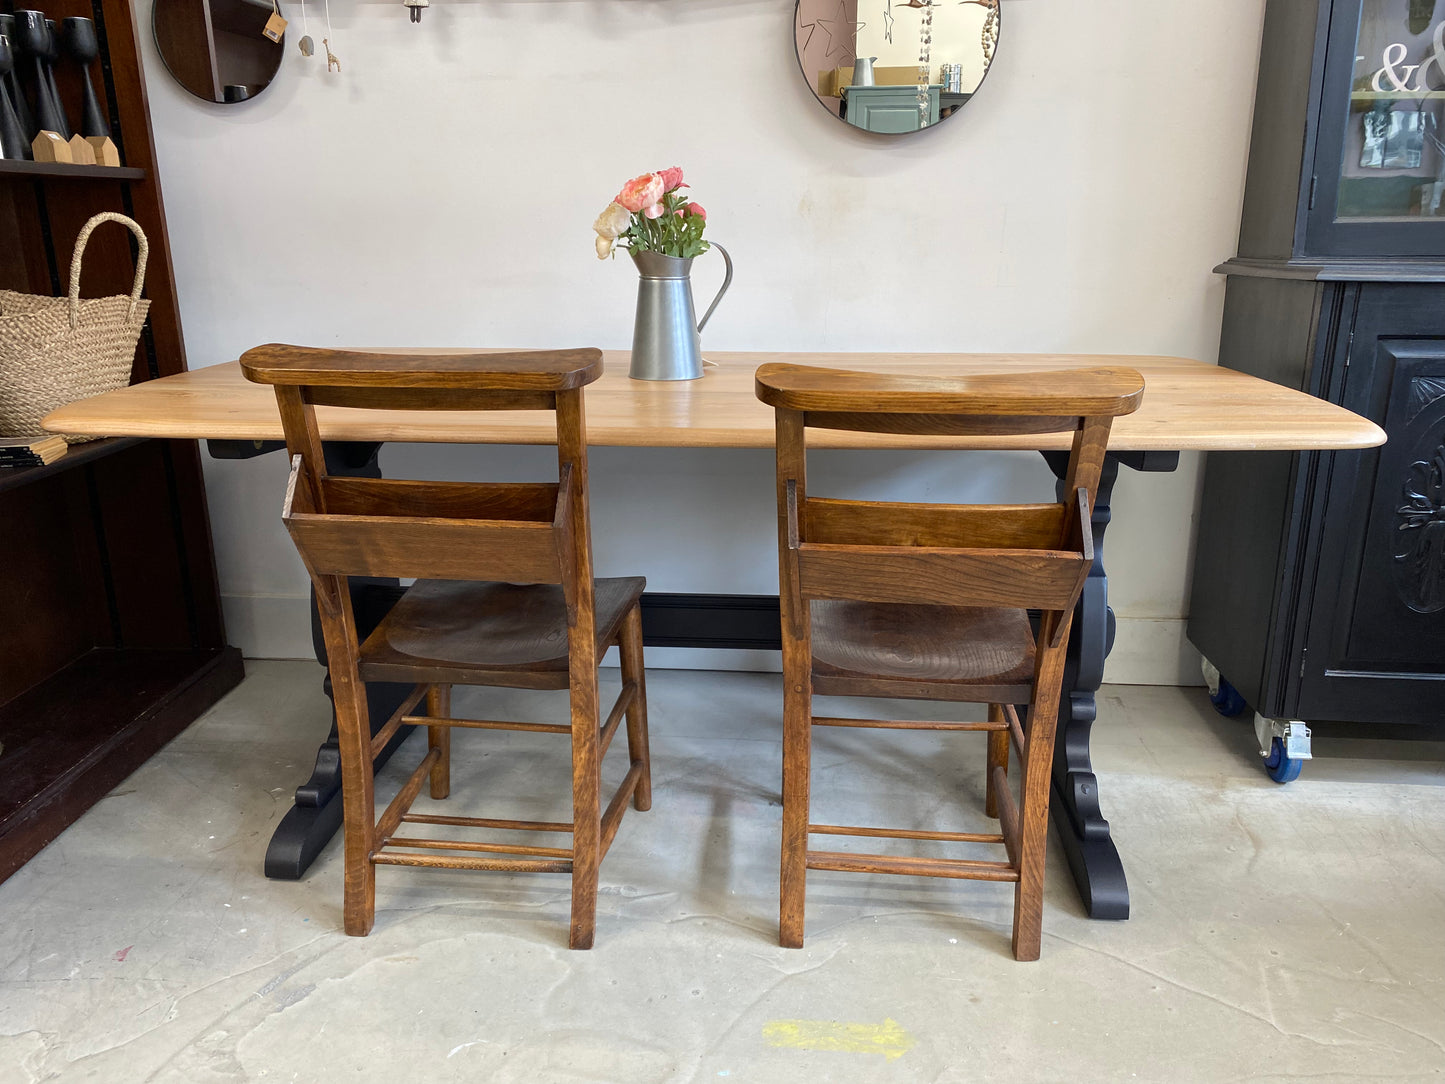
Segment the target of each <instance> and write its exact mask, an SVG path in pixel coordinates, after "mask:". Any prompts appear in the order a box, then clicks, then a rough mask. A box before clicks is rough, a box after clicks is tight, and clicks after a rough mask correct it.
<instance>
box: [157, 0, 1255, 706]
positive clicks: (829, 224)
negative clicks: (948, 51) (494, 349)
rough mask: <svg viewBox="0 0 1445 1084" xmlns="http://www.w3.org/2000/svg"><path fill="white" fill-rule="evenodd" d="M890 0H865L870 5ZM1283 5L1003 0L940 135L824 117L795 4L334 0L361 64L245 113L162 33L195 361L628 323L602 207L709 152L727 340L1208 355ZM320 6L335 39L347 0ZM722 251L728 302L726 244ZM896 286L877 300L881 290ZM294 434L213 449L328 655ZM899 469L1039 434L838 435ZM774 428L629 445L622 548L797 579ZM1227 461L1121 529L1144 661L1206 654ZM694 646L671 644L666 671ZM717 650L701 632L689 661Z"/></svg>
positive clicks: (247, 592)
mask: <svg viewBox="0 0 1445 1084" xmlns="http://www.w3.org/2000/svg"><path fill="white" fill-rule="evenodd" d="M865 2H867V3H871V2H872V0H865ZM1262 10H1263V0H1091V2H1089V3H1080V2H1079V0H1008V2H1006V3H1005V4H1004V9H1003V33H1002V38H1001V41H1000V44H999V49H998V54H997V59H996V61H995V63H994V67H993V70H992V72H991V73H990V75H989V78H988V80H987V81H986V82H985V84H984V86H983V88H982V90H981V92H980V93H979V95H978V96H977V97H976V98H975V99H974V100H973V101H972V102H971V103H970V104H969V105H968V106H967V107H966V108H965V109H964V110H963V111H961V112H960V114H959V115H958V116H957V117H956V118H954V119H952V120H950V121H948V122H947V123H945V124H943V125H940V126H939V127H938V128H936V129H933V130H930V131H925V132H922V133H919V134H918V135H915V136H911V137H907V138H903V139H898V140H896V141H895V140H890V139H887V138H883V137H877V136H872V135H869V134H867V133H863V132H859V131H857V130H855V129H851V128H849V127H847V126H845V125H843V124H840V123H839V122H838V121H837V120H836V119H830V118H829V116H828V115H827V114H826V113H825V111H824V110H822V109H821V108H819V106H818V104H817V102H816V101H815V100H814V98H813V96H812V94H811V93H810V91H809V90H808V87H807V85H806V84H805V82H804V79H803V78H802V77H801V76H800V75H799V73H798V71H797V66H796V62H795V60H794V53H793V36H792V35H793V25H792V18H793V13H792V5H791V4H790V3H788V2H787V0H434V3H433V5H432V7H431V8H430V9H429V10H428V11H427V12H426V14H425V16H424V18H423V21H422V23H421V25H420V26H412V25H411V24H409V23H408V22H407V21H406V18H405V15H404V13H403V10H402V8H401V5H400V4H399V3H395V2H390V0H388V2H385V3H382V2H365V3H352V2H348V0H336V2H335V3H334V4H332V24H333V27H334V30H335V33H334V39H333V42H332V47H333V49H334V50H335V52H336V53H337V55H338V56H339V57H340V59H341V61H342V64H343V65H344V70H343V72H342V73H341V74H340V75H330V76H328V75H327V74H326V73H325V70H324V69H325V62H324V59H323V58H322V57H313V58H311V59H309V60H303V59H302V58H301V56H300V54H299V52H298V51H297V50H296V48H295V45H294V44H293V43H294V41H295V40H296V39H297V38H298V37H299V30H300V11H299V9H298V8H297V7H296V5H295V4H292V5H291V6H289V7H288V8H287V9H286V14H287V15H288V16H289V17H291V18H292V20H293V23H292V34H291V35H290V36H289V37H288V45H287V55H286V61H285V65H284V67H283V69H282V72H281V75H280V77H279V79H278V80H277V82H276V84H275V85H273V87H272V88H271V89H269V90H268V91H266V92H265V93H264V94H263V95H262V96H261V97H259V98H258V99H256V100H254V101H253V102H251V103H248V104H245V105H242V106H229V107H228V106H216V105H207V104H205V103H202V102H199V101H196V100H194V99H191V98H190V97H189V96H187V95H186V94H185V93H184V92H183V91H181V90H180V88H179V87H177V86H176V85H175V84H174V83H173V82H172V81H171V80H170V78H169V77H168V76H167V75H166V73H165V72H164V70H163V69H162V67H161V65H160V63H159V60H158V58H157V57H156V56H155V55H154V51H153V48H152V49H151V51H150V52H149V53H148V54H147V56H146V64H147V75H148V78H149V81H150V98H151V109H152V116H153V122H154V125H155V129H156V138H157V143H158V147H159V156H160V165H161V174H162V179H163V182H164V185H165V195H166V201H167V210H168V217H169V222H170V227H171V243H172V249H173V255H174V259H175V263H176V270H177V276H178V282H179V293H180V299H181V307H182V315H183V320H184V327H185V332H186V343H187V350H188V353H189V360H190V364H191V366H192V367H199V366H202V365H207V364H211V363H215V362H220V361H225V360H229V359H232V358H234V357H236V356H237V354H238V353H239V352H240V351H242V350H244V349H245V348H246V347H248V346H251V345H254V344H256V343H259V342H265V341H272V340H279V341H290V342H299V343H309V344H321V345H325V344H333V343H339V344H352V345H358V344H360V345H375V346H382V345H404V344H412V345H457V346H461V345H497V346H502V345H517V346H548V345H579V344H593V345H597V346H602V347H619V348H625V347H626V346H627V345H628V342H629V338H630V334H631V320H632V315H631V314H632V304H633V297H634V290H635V286H634V280H635V274H634V272H633V271H632V269H631V267H630V265H629V264H628V263H626V262H624V261H617V262H614V263H599V262H598V261H597V260H596V258H595V257H594V256H593V255H592V235H591V233H590V231H589V226H590V223H591V221H592V219H593V217H594V216H595V215H596V214H597V212H598V211H599V210H600V209H601V208H602V207H603V206H604V205H605V204H606V202H607V201H608V199H609V198H610V197H611V196H612V195H613V193H614V192H615V191H616V189H617V187H618V186H619V185H620V183H621V182H622V181H623V180H624V179H626V178H627V177H630V176H632V175H634V174H636V173H638V172H641V171H643V170H646V169H653V168H661V167H663V166H668V165H673V164H680V165H682V166H684V167H685V168H686V170H687V172H688V175H689V178H690V179H691V180H692V181H693V182H694V183H695V193H696V196H697V198H698V199H699V200H700V201H701V202H703V203H704V204H705V205H706V206H707V208H708V210H709V212H710V215H711V223H712V226H711V233H712V235H713V236H715V238H716V239H717V240H720V241H723V242H725V243H726V244H727V245H728V246H729V248H730V250H731V252H732V253H733V255H734V258H735V259H736V261H737V279H736V282H735V284H734V286H733V290H732V293H731V295H730V296H729V297H728V298H727V300H726V301H725V302H724V303H723V305H722V306H721V308H720V309H719V310H718V312H717V315H716V316H714V318H713V322H712V324H710V325H709V328H708V333H707V336H706V340H705V343H704V346H705V348H707V347H711V348H713V349H718V350H721V349H734V350H745V349H756V350H763V349H776V350H789V349H819V350H870V349H890V350H981V351H995V350H996V351H1003V350H1007V351H1081V352H1117V353H1159V354H1178V355H1184V356H1188V357H1194V358H1200V359H1204V360H1209V361H1213V360H1215V357H1216V351H1217V343H1218V332H1219V318H1220V311H1221V305H1222V301H1223V284H1222V282H1221V280H1220V279H1219V278H1217V277H1216V276H1214V275H1212V274H1211V272H1210V269H1211V268H1212V267H1213V266H1214V265H1215V264H1216V263H1218V262H1219V261H1220V260H1222V259H1224V258H1226V257H1228V256H1229V255H1231V254H1232V252H1233V246H1234V240H1235V236H1236V231H1237V228H1238V220H1239V208H1240V200H1241V191H1242V187H1243V177H1244V162H1245V154H1246V151H1247V148H1248V141H1249V124H1250V111H1251V103H1252V97H1253V86H1254V71H1255V65H1256V60H1257V55H1258V41H1259V29H1260V22H1261V18H1262ZM310 16H311V26H310V29H311V33H312V36H313V37H315V38H316V40H317V44H318V48H319V46H320V39H321V37H322V33H323V31H322V29H321V25H320V7H319V5H311V6H310ZM709 262H710V258H707V257H705V258H704V259H703V260H702V261H701V267H700V270H699V274H698V278H699V280H700V281H699V282H698V290H699V293H702V292H704V291H710V289H711V288H713V286H714V284H715V283H716V282H717V281H718V278H717V275H718V271H717V269H716V268H715V267H711V268H710V267H708V266H707V264H708V263H709ZM880 296H881V297H885V298H886V299H887V300H886V303H885V304H879V303H878V300H877V299H878V298H879V297H880ZM544 462H545V457H544V455H543V454H542V453H539V452H538V451H537V450H535V449H533V450H518V449H498V448H491V449H487V448H470V449H466V448H464V449H441V448H416V447H394V448H388V449H387V450H386V452H384V453H383V466H384V467H385V468H386V469H387V471H388V472H389V473H392V474H405V473H406V472H407V471H414V472H415V473H417V474H424V475H430V476H437V477H444V476H451V477H466V476H473V475H482V474H485V473H486V472H488V471H493V470H496V471H503V472H506V471H512V472H527V471H531V472H532V473H534V474H537V473H540V471H541V469H542V464H543V463H544ZM283 469H284V464H283V463H282V461H281V457H279V456H271V457H268V458H264V459H258V460H253V461H249V462H241V463H217V462H208V464H207V479H208V486H209V491H210V500H211V512H212V521H213V524H214V529H215V534H216V544H217V551H218V555H219V560H220V567H221V581H222V591H223V593H224V594H225V596H226V598H227V616H228V621H229V623H230V634H231V638H232V641H233V642H235V643H238V644H240V645H241V646H242V647H243V648H244V649H245V650H246V652H247V653H248V654H252V655H289V654H304V653H306V652H308V651H309V643H308V632H307V628H306V609H305V603H304V596H305V591H306V581H305V576H304V574H303V572H302V569H301V566H300V563H299V562H298V561H297V559H296V557H295V555H294V553H293V551H292V549H291V547H290V545H289V543H288V541H287V539H286V536H285V534H284V532H283V531H282V529H281V526H280V522H279V519H278V514H279V506H280V499H281V491H282V481H283ZM816 469H817V471H818V473H819V476H820V478H829V479H832V480H833V481H834V482H835V484H837V485H841V484H843V482H844V481H846V480H849V479H852V480H855V481H857V482H858V483H860V484H861V486H862V487H863V488H864V489H871V490H872V491H874V492H880V491H882V490H883V489H884V488H885V487H886V488H888V489H889V491H890V492H910V493H929V494H931V495H934V496H942V495H944V494H951V493H963V492H969V493H975V494H988V495H996V494H1002V493H1004V492H1008V491H1009V485H1010V484H1014V483H1016V485H1014V491H1019V490H1020V489H1021V490H1022V495H1021V497H1020V499H1030V497H1029V494H1032V495H1034V496H1035V497H1040V498H1045V497H1046V495H1047V494H1048V493H1049V492H1050V478H1049V476H1048V475H1047V472H1046V471H1044V469H1043V467H1042V465H1041V464H1040V463H1039V462H1038V461H1037V460H1036V459H1035V458H1033V457H1031V456H1027V455H1017V456H1015V455H1003V454H1000V455H988V456H983V455H975V456H962V455H945V456H941V457H935V458H934V459H933V460H931V461H928V460H926V458H925V457H922V456H918V455H912V454H904V453H897V454H885V455H881V456H873V457H867V456H862V455H857V454H844V453H835V454H832V455H828V454H823V455H821V456H820V457H819V461H818V467H817V468H816ZM769 471H770V467H769V457H768V455H767V454H766V453H762V452H748V451H722V452H685V453H679V452H670V451H643V450H610V449H601V450H598V451H597V452H595V456H594V460H593V480H594V484H595V486H596V487H597V492H596V497H595V498H594V508H595V524H594V533H595V537H596V539H597V548H598V555H599V562H598V563H599V567H600V570H601V571H602V572H603V573H604V574H606V573H620V572H629V573H631V572H638V571H641V572H643V573H645V574H646V575H647V576H648V578H649V580H650V583H651V585H652V586H653V588H655V589H659V590H696V591H739V592H750V591H757V592H769V591H772V590H775V588H776V570H775V565H774V560H775V558H774V550H773V546H774V541H773V536H772V532H773V529H774V519H773V512H772V508H771V501H772V487H771V481H770V476H769ZM1197 489H1198V460H1197V459H1196V458H1195V457H1186V458H1185V461H1184V463H1183V466H1182V469H1181V470H1180V471H1179V472H1178V473H1177V474H1174V475H1165V476H1154V475H1150V476H1144V475H1137V474H1133V473H1132V472H1128V471H1126V472H1124V476H1123V477H1122V478H1121V480H1120V485H1119V487H1118V489H1117V491H1116V497H1115V504H1114V508H1115V525H1114V526H1113V527H1112V528H1111V530H1110V532H1109V536H1108V547H1107V564H1108V566H1109V568H1110V570H1111V572H1112V578H1111V584H1112V587H1113V601H1114V606H1115V608H1116V610H1117V612H1118V614H1119V617H1120V630H1119V640H1118V645H1117V647H1116V650H1115V654H1114V656H1113V658H1112V659H1111V662H1110V670H1109V677H1110V678H1111V679H1112V680H1115V681H1137V682H1166V683H1167V682H1173V681H1180V680H1182V681H1196V680H1197V669H1195V668H1194V660H1192V659H1191V658H1190V652H1189V649H1188V648H1187V647H1186V646H1185V645H1184V643H1183V637H1182V629H1183V620H1182V619H1183V617H1184V615H1185V612H1186V607H1187V601H1188V578H1189V566H1190V549H1191V538H1192V534H1193V528H1192V519H1193V515H1194V509H1195V507H1196V499H1197ZM667 654H668V653H666V652H654V653H653V656H652V657H653V659H654V661H656V662H664V661H667V659H666V656H667ZM686 658H687V660H690V661H692V662H693V663H694V664H696V663H697V661H698V660H699V659H700V656H699V655H697V654H695V653H694V654H689V655H687V656H686Z"/></svg>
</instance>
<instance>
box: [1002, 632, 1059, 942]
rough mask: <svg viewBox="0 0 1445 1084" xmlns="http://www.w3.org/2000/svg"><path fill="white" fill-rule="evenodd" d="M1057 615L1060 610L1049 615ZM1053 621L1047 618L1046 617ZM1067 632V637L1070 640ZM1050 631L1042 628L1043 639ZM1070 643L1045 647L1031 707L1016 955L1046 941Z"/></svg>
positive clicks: (1021, 820) (1017, 890)
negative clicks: (1048, 863)
mask: <svg viewBox="0 0 1445 1084" xmlns="http://www.w3.org/2000/svg"><path fill="white" fill-rule="evenodd" d="M1047 616H1049V617H1054V616H1056V615H1052V614H1050V615H1047ZM1045 625H1046V626H1047V621H1046V622H1045ZM1067 639H1068V634H1067V631H1066V632H1065V635H1064V641H1065V642H1067ZM1044 640H1045V635H1044V634H1043V633H1040V635H1039V642H1040V644H1042V643H1043V642H1044ZM1063 673H1064V645H1063V644H1062V643H1061V644H1060V646H1059V647H1058V648H1055V649H1048V650H1043V651H1040V653H1039V658H1038V661H1037V662H1036V663H1035V671H1034V702H1033V705H1032V709H1031V710H1030V712H1029V727H1028V742H1027V748H1026V753H1025V756H1024V757H1023V758H1022V759H1023V786H1022V788H1021V801H1020V806H1019V856H1018V858H1019V879H1018V882H1017V884H1016V885H1015V886H1014V929H1013V953H1014V959H1016V960H1037V959H1038V958H1039V951H1040V947H1041V942H1042V940H1043V922H1044V859H1045V855H1046V853H1047V850H1048V845H1049V788H1050V786H1051V785H1052V783H1051V780H1050V774H1051V771H1052V768H1053V760H1054V734H1055V731H1056V730H1057V728H1058V722H1059V686H1060V683H1061V681H1062V680H1063Z"/></svg>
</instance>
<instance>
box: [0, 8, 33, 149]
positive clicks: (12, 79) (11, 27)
mask: <svg viewBox="0 0 1445 1084" xmlns="http://www.w3.org/2000/svg"><path fill="white" fill-rule="evenodd" d="M0 37H3V38H6V39H8V40H9V42H10V52H11V54H12V55H13V56H14V63H15V65H16V67H18V66H19V63H20V56H19V53H20V50H19V48H18V47H17V46H16V45H15V16H14V15H11V14H10V13H9V12H8V11H4V12H0ZM0 85H3V86H4V87H5V89H6V90H7V91H9V92H10V105H11V108H13V109H14V110H15V116H16V117H17V118H18V119H19V121H20V130H21V131H22V132H24V133H25V147H26V150H27V151H28V150H29V148H30V139H31V137H32V136H33V135H34V131H35V122H34V120H33V119H32V118H31V116H30V104H29V103H28V102H27V101H26V100H25V95H24V94H23V93H21V91H20V75H19V73H18V72H17V71H16V70H15V67H12V68H11V69H10V71H9V72H7V73H6V74H5V75H3V76H0Z"/></svg>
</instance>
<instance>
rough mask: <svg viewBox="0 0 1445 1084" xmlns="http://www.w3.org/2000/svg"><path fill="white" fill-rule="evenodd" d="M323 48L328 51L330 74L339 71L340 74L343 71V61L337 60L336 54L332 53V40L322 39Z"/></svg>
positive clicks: (327, 62)
mask: <svg viewBox="0 0 1445 1084" xmlns="http://www.w3.org/2000/svg"><path fill="white" fill-rule="evenodd" d="M321 47H322V48H323V49H325V50H326V70H327V71H329V72H330V71H337V72H339V71H340V70H341V61H339V60H337V59H336V54H335V53H333V52H332V51H331V41H330V39H328V38H322V39H321Z"/></svg>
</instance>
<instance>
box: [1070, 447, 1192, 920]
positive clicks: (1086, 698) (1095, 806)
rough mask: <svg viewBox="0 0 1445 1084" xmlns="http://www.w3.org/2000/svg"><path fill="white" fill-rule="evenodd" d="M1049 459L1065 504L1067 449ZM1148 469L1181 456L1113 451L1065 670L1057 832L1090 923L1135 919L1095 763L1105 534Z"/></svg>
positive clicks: (1108, 621) (1110, 633) (1105, 637)
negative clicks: (1125, 480)
mask: <svg viewBox="0 0 1445 1084" xmlns="http://www.w3.org/2000/svg"><path fill="white" fill-rule="evenodd" d="M1044 459H1045V460H1046V461H1047V462H1048V464H1049V468H1050V469H1051V470H1052V471H1053V472H1054V476H1055V477H1056V478H1058V479H1059V483H1058V488H1057V492H1058V495H1059V499H1060V500H1063V499H1065V498H1066V496H1067V495H1066V494H1065V493H1064V492H1063V486H1064V481H1063V480H1064V477H1065V475H1066V474H1067V472H1068V465H1069V457H1068V453H1066V452H1045V453H1044ZM1121 463H1122V464H1123V465H1125V466H1128V467H1131V468H1133V469H1134V470H1140V471H1172V470H1174V469H1175V468H1176V467H1178V465H1179V455H1178V453H1177V452H1110V453H1109V454H1108V455H1107V456H1106V457H1105V459H1104V470H1103V474H1102V476H1101V477H1100V479H1099V492H1098V496H1097V499H1096V500H1095V502H1094V514H1093V519H1092V525H1093V531H1094V567H1093V568H1092V569H1091V570H1090V572H1089V579H1088V581H1087V582H1086V583H1085V584H1084V591H1083V594H1082V595H1081V596H1080V597H1079V604H1078V607H1077V609H1076V610H1075V611H1074V624H1073V631H1072V634H1071V635H1070V637H1069V654H1068V661H1067V663H1066V664H1065V667H1064V689H1063V696H1062V697H1061V706H1060V709H1059V710H1060V718H1059V732H1058V738H1057V741H1056V743H1055V745H1054V771H1053V796H1052V801H1051V802H1050V806H1049V808H1050V810H1051V811H1052V813H1053V819H1054V827H1055V828H1057V829H1058V832H1059V838H1060V840H1061V841H1062V842H1063V845H1064V854H1065V855H1067V856H1068V860H1069V869H1070V870H1071V871H1072V872H1073V875H1074V883H1075V884H1076V885H1077V886H1078V888H1079V896H1080V897H1081V898H1082V899H1083V901H1084V908H1085V910H1087V911H1088V912H1089V917H1090V918H1101V919H1123V918H1128V917H1129V885H1128V882H1127V881H1126V880H1125V878H1124V864H1123V863H1122V862H1121V861H1120V860H1119V852H1118V850H1117V849H1116V848H1115V846H1114V841H1113V839H1112V838H1110V835H1109V822H1108V821H1107V820H1105V819H1104V814H1103V812H1102V811H1101V810H1100V807H1099V781H1098V779H1097V778H1096V777H1095V775H1094V766H1093V763H1092V762H1091V760H1090V753H1089V736H1090V729H1091V728H1092V727H1093V725H1094V720H1095V718H1097V715H1098V709H1097V704H1096V701H1095V694H1097V693H1098V691H1099V687H1100V686H1101V685H1102V684H1103V682H1104V660H1105V659H1106V658H1107V657H1108V655H1109V651H1110V650H1111V649H1112V648H1113V646H1114V611H1113V610H1111V609H1110V608H1109V577H1108V575H1107V574H1106V572H1105V570H1104V532H1105V531H1106V530H1107V529H1108V526H1109V517H1110V507H1109V503H1110V499H1111V497H1112V496H1113V492H1114V482H1115V480H1116V479H1117V478H1118V475H1119V466H1120V464H1121Z"/></svg>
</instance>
